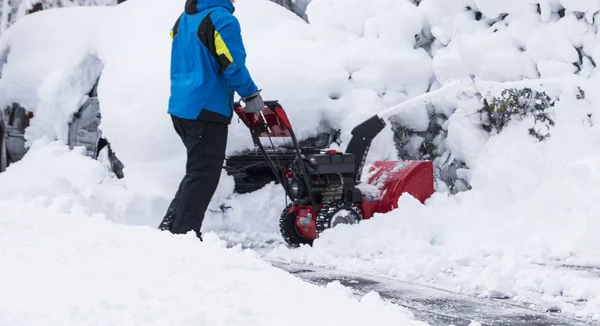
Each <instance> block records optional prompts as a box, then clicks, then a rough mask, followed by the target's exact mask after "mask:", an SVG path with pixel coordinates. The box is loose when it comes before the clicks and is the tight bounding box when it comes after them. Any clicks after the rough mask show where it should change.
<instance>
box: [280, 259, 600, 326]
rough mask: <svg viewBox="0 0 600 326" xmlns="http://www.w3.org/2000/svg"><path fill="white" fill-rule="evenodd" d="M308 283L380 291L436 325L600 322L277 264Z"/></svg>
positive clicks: (573, 325) (584, 325)
mask: <svg viewBox="0 0 600 326" xmlns="http://www.w3.org/2000/svg"><path fill="white" fill-rule="evenodd" d="M273 265H274V266H276V267H279V268H282V269H284V270H286V271H288V272H290V273H291V274H293V275H295V276H296V277H299V278H301V279H303V280H305V281H307V282H311V283H314V284H318V285H323V286H324V285H326V284H328V283H330V282H333V281H339V282H340V283H341V284H342V285H344V286H347V287H350V288H352V289H353V290H354V292H355V293H356V294H360V295H364V294H366V293H368V292H370V291H375V292H378V293H379V294H380V295H381V297H382V298H383V299H386V300H388V301H391V302H393V303H396V304H398V305H400V306H403V307H406V308H408V309H410V310H411V311H412V312H413V314H414V315H415V317H416V318H417V319H419V320H422V321H425V322H427V323H429V324H431V325H434V326H442V325H443V326H448V325H455V326H468V325H469V324H471V322H472V321H477V322H479V323H481V324H482V325H489V326H590V325H600V322H595V321H585V320H580V319H575V318H571V317H568V316H565V315H564V314H561V313H560V312H559V311H556V312H551V311H540V310H539V309H534V308H532V307H528V306H526V305H524V304H517V303H514V302H512V301H511V300H501V299H492V298H480V297H474V296H469V295H464V294H459V293H454V292H449V291H445V290H440V289H436V288H432V287H428V286H423V285H416V284H412V283H407V282H401V281H397V280H393V279H389V278H382V277H371V276H364V275H358V274H352V273H346V272H338V271H331V270H327V269H318V268H313V267H306V266H302V265H288V264H279V263H273Z"/></svg>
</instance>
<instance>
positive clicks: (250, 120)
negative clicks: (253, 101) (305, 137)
mask: <svg viewBox="0 0 600 326" xmlns="http://www.w3.org/2000/svg"><path fill="white" fill-rule="evenodd" d="M234 111H235V113H236V114H237V115H238V116H239V117H240V119H241V120H242V121H243V122H244V124H245V125H246V126H247V127H248V129H250V134H251V135H252V141H253V142H254V145H255V146H257V147H258V148H259V149H260V151H261V152H262V153H263V155H264V157H265V159H266V161H267V164H268V165H269V168H270V169H271V170H272V171H273V174H275V177H276V178H277V181H278V182H279V183H280V184H281V185H283V187H284V189H285V192H286V195H287V196H288V197H289V198H290V199H291V200H292V201H294V197H293V196H292V195H291V194H290V192H289V187H288V181H287V178H286V176H285V175H284V174H283V173H282V174H280V171H278V170H277V168H276V167H275V164H274V163H273V160H272V159H271V157H270V156H269V154H268V152H267V151H266V150H265V148H264V146H263V145H262V143H261V141H260V137H268V138H269V139H270V138H271V137H289V138H291V139H292V143H293V145H294V152H295V153H296V158H297V160H298V165H299V168H300V172H301V174H302V176H303V179H304V182H305V183H306V185H307V187H308V194H309V199H310V202H311V204H312V205H313V206H314V207H317V204H316V201H315V199H314V198H313V196H312V190H311V189H310V180H309V179H308V173H307V171H306V166H305V165H304V160H303V159H302V152H301V150H300V145H299V144H298V140H297V139H296V135H295V134H294V130H293V129H292V125H291V123H290V120H289V119H288V117H287V114H286V113H285V111H284V110H283V108H282V107H281V105H279V102H277V101H265V107H264V108H263V109H262V110H261V111H259V112H245V111H244V108H243V107H242V106H241V105H240V104H239V103H236V104H235V109H234Z"/></svg>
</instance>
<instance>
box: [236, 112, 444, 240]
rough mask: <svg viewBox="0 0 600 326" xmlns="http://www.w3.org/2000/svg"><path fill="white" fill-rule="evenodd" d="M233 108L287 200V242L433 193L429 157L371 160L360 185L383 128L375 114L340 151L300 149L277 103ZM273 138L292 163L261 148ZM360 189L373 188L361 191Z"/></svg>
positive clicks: (283, 225) (282, 228) (283, 231)
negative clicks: (290, 152) (288, 146)
mask: <svg viewBox="0 0 600 326" xmlns="http://www.w3.org/2000/svg"><path fill="white" fill-rule="evenodd" d="M235 112H236V114H237V115H238V116H239V118H240V120H241V121H242V122H243V123H244V124H245V125H246V126H247V127H248V128H249V129H250V134H251V135H252V140H253V142H254V145H255V146H256V147H258V148H259V149H260V151H261V152H262V153H263V155H264V158H265V160H266V163H267V164H268V165H269V167H270V168H271V170H272V171H273V174H274V175H275V177H276V179H277V182H278V183H279V184H281V185H282V186H283V188H284V190H285V192H286V195H287V197H288V198H289V199H290V201H291V203H290V204H288V205H287V207H286V208H285V209H284V211H283V212H282V214H281V217H280V220H279V227H280V231H281V235H282V236H283V238H284V239H285V241H286V242H287V243H288V244H289V245H291V246H298V245H300V244H312V242H313V240H314V239H316V238H317V237H318V236H319V234H320V233H322V232H323V231H325V230H327V229H329V228H333V227H335V226H336V225H337V224H355V223H358V222H360V221H361V220H363V219H369V218H371V217H373V215H374V214H376V213H387V212H389V211H391V210H393V209H394V208H397V203H398V199H399V198H400V196H401V195H402V194H403V193H409V194H411V195H412V196H414V197H415V198H417V199H418V200H420V201H421V202H424V201H425V200H426V199H427V198H429V197H430V196H431V195H432V194H433V192H434V181H433V178H434V177H433V165H432V163H431V162H429V161H410V162H409V161H406V162H404V161H385V162H381V161H378V162H375V163H374V164H373V165H372V166H371V167H370V168H369V170H368V176H369V177H368V182H367V183H368V186H366V187H361V185H360V180H361V172H362V170H363V167H364V164H365V159H366V156H367V153H368V151H369V148H370V146H371V142H372V140H373V139H374V138H375V137H376V136H377V135H378V134H379V133H380V132H381V130H383V128H384V127H385V121H384V120H383V119H382V118H381V117H379V116H378V115H375V116H373V117H372V118H370V119H368V120H367V121H365V122H363V123H361V124H360V125H358V126H356V127H355V128H354V130H353V131H352V139H351V140H350V142H349V143H348V146H347V149H346V152H345V153H344V152H340V151H338V150H335V149H328V150H319V149H316V148H313V147H306V148H300V147H299V145H298V144H299V143H298V140H297V139H296V136H295V134H294V131H293V129H292V126H291V124H290V121H289V119H288V117H287V115H286V113H285V111H284V110H283V108H282V107H281V105H280V104H279V103H278V102H277V101H268V102H265V107H264V108H263V110H262V111H261V112H256V113H250V112H245V111H244V108H243V107H242V106H241V105H240V104H239V103H236V105H235ZM273 138H280V139H281V138H286V140H290V141H291V142H292V145H293V147H294V152H295V159H294V160H293V161H292V163H289V164H288V165H287V166H282V165H281V164H280V162H279V160H278V158H277V154H276V151H275V152H274V151H268V150H266V149H265V147H264V145H263V141H264V140H265V139H266V140H268V141H271V144H273V142H272V140H273ZM287 162H289V160H288V161H287ZM360 189H375V191H371V190H369V191H366V192H365V193H363V192H362V191H361V190H360Z"/></svg>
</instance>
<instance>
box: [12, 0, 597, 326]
mask: <svg viewBox="0 0 600 326" xmlns="http://www.w3.org/2000/svg"><path fill="white" fill-rule="evenodd" d="M182 4H183V3H182V1H177V2H172V1H166V0H144V1H142V0H128V1H127V2H125V3H123V4H121V5H119V6H117V7H110V8H68V9H60V10H50V11H46V12H41V13H36V14H34V15H31V16H28V17H25V18H23V19H22V21H20V22H18V23H17V24H15V25H13V26H12V27H11V28H10V29H9V30H8V31H7V32H6V33H4V34H3V36H2V38H1V39H0V52H1V53H3V55H0V57H3V56H4V55H6V53H8V57H7V58H6V59H7V60H6V63H5V64H4V65H3V67H2V75H1V77H0V99H1V101H2V105H5V104H7V103H11V102H13V101H18V102H20V103H22V104H23V105H24V106H26V107H27V109H29V110H31V111H34V112H35V114H36V118H34V119H33V121H32V125H31V127H30V128H29V129H28V131H27V137H28V140H29V143H30V144H32V145H33V147H32V148H31V149H30V151H29V153H28V154H27V155H26V157H25V158H24V159H23V160H22V161H20V162H18V163H17V164H14V165H12V166H11V167H9V169H8V171H7V172H6V173H3V174H0V185H2V187H0V207H1V208H0V217H1V218H0V261H1V262H2V267H3V268H2V269H0V276H7V277H0V280H1V281H0V282H3V283H0V285H1V286H0V288H2V289H4V288H7V289H8V292H7V291H0V303H2V305H0V307H1V308H0V309H3V310H0V311H1V312H2V313H0V316H5V315H6V316H9V317H10V318H16V319H15V320H12V319H8V323H9V324H11V325H12V324H18V322H22V323H23V324H35V322H36V321H37V319H36V318H46V317H48V316H49V317H51V318H57V319H56V323H57V324H69V323H74V324H77V323H86V322H85V321H86V320H87V319H86V318H90V317H91V316H95V315H98V314H100V313H101V314H104V315H106V318H107V319H101V320H94V321H97V322H98V323H110V321H111V320H117V319H116V318H119V317H125V316H135V317H128V318H137V316H139V318H140V319H131V324H136V323H137V322H138V321H143V322H144V323H151V322H155V323H156V324H160V323H161V321H165V320H167V319H161V318H167V316H174V317H173V318H181V319H178V320H177V321H178V322H176V323H175V324H185V323H187V322H188V321H189V322H190V323H191V322H193V321H194V320H193V318H192V319H186V318H188V317H189V314H184V312H187V311H188V308H189V307H191V306H192V305H193V306H194V307H195V308H197V310H196V311H195V312H194V313H197V318H199V320H200V321H202V318H205V319H204V321H206V323H207V324H228V325H230V324H232V323H233V324H235V323H234V322H237V321H238V320H239V321H241V320H244V319H247V320H244V321H245V322H246V323H250V324H252V323H256V324H261V325H262V324H269V322H270V321H273V322H277V321H279V322H281V318H283V317H282V316H289V309H290V308H289V307H290V306H293V305H294V302H292V299H293V298H294V296H291V295H290V296H287V295H284V296H283V297H282V295H281V293H284V292H286V291H287V292H290V293H291V292H292V291H295V292H298V293H301V294H300V295H301V298H296V299H298V301H295V302H301V301H300V300H307V301H308V302H311V304H312V303H314V304H316V305H317V306H319V303H320V302H321V301H320V300H322V302H323V303H322V304H321V306H327V307H332V305H334V304H335V305H337V304H338V303H339V305H340V308H339V309H337V308H336V307H337V306H336V307H332V309H325V310H323V311H321V310H319V313H323V316H322V318H332V319H330V320H337V319H336V318H345V317H340V316H350V317H348V318H349V319H350V320H349V321H348V322H344V323H350V322H356V324H358V323H359V322H362V321H363V319H361V318H370V317H369V316H371V317H372V316H379V315H381V316H385V317H381V318H388V317H389V318H398V319H372V320H376V321H379V320H381V324H382V325H383V324H385V325H389V324H391V322H390V321H392V322H394V323H395V324H396V323H397V322H402V321H405V320H408V319H409V318H410V316H409V317H406V316H405V312H404V311H399V310H398V308H397V307H395V306H387V307H384V305H383V304H381V303H377V302H376V301H377V300H374V299H373V298H374V296H370V297H369V298H368V299H367V300H363V301H364V302H362V303H358V301H356V300H354V299H351V298H348V297H344V296H343V295H340V294H339V293H331V292H330V291H325V290H323V289H318V288H315V287H312V286H308V285H306V284H303V283H299V281H297V280H295V279H293V278H292V277H290V276H287V275H284V274H282V273H281V272H278V271H276V270H274V269H272V268H270V267H269V266H268V265H267V264H265V263H263V262H261V261H260V259H259V258H258V257H256V255H254V254H252V253H251V252H243V251H241V250H240V249H226V248H223V246H222V243H220V242H219V241H218V240H217V239H216V237H217V236H219V237H220V238H221V239H225V240H227V241H228V242H230V243H241V244H242V245H243V246H267V247H268V248H269V250H268V253H267V254H266V255H267V259H273V260H277V261H287V262H296V263H298V262H300V263H308V264H315V265H319V266H325V267H331V268H339V269H346V270H351V271H362V272H369V273H376V274H385V275H388V276H393V277H395V278H397V279H401V280H408V281H411V282H418V283H426V284H433V285H435V286H437V287H441V288H445V289H450V290H456V291H461V292H466V293H471V294H475V295H481V296H502V297H505V296H508V297H511V298H514V299H515V300H525V301H534V302H540V303H542V304H543V305H548V306H550V305H551V306H559V307H560V308H561V309H562V310H564V311H567V312H570V313H573V314H576V315H580V316H585V317H589V318H595V319H596V320H600V314H599V313H598V312H599V311H600V279H599V278H598V275H594V274H592V273H585V272H581V271H580V272H574V271H572V270H569V269H564V268H560V265H561V264H574V265H594V266H598V267H600V258H599V257H600V237H598V236H597V235H596V231H597V230H599V229H600V214H599V213H597V212H599V211H600V207H599V206H600V203H599V202H598V200H597V199H596V198H598V197H599V196H600V191H598V190H597V189H598V187H597V184H598V182H599V181H600V180H599V179H600V172H599V171H600V170H598V168H599V167H600V129H599V128H600V127H599V126H598V122H597V116H598V115H599V114H600V112H598V110H599V109H600V98H599V97H598V95H597V92H595V90H596V89H598V87H599V86H600V85H599V83H600V82H599V81H598V77H597V69H596V68H595V62H598V60H599V59H600V57H599V55H600V51H599V50H600V47H599V45H600V43H599V41H598V35H597V33H596V30H597V27H598V26H597V21H596V20H594V18H595V14H596V13H597V12H598V10H600V6H598V5H597V4H596V2H594V1H573V0H569V1H567V0H540V1H538V0H528V1H522V0H518V1H517V0H515V1H504V0H503V1H500V0H463V1H447V0H423V1H420V2H419V5H418V6H416V5H415V4H414V3H413V1H409V0H402V1H399V0H377V1H366V0H313V1H312V3H311V4H310V5H309V7H308V11H307V15H308V18H309V21H310V24H307V23H306V22H305V21H303V20H302V19H300V18H299V17H297V16H296V15H294V14H293V13H291V12H288V11H286V10H285V9H284V8H282V7H280V6H277V5H275V4H273V3H271V2H270V1H268V0H244V1H238V2H237V3H236V8H237V11H236V15H237V16H238V17H239V18H240V21H241V24H242V29H243V33H244V40H245V42H246V45H247V51H248V65H249V68H250V71H251V73H252V74H253V76H254V78H255V80H256V82H257V84H259V87H261V88H263V89H264V93H263V94H264V96H265V98H268V99H278V100H280V102H281V103H282V104H283V105H284V107H285V108H286V110H287V111H288V113H289V115H290V118H291V121H292V123H293V124H294V126H295V129H297V131H298V133H299V135H300V136H301V137H304V136H309V135H312V134H314V133H315V132H316V131H317V130H318V126H319V124H320V123H321V122H322V121H326V122H327V123H329V124H330V125H332V126H333V127H337V128H341V129H342V131H343V140H345V141H347V140H348V139H349V132H350V129H351V128H352V127H353V126H354V125H356V124H357V123H358V122H361V121H362V120H364V119H365V118H367V117H369V116H372V115H373V114H375V113H376V112H379V111H380V110H382V109H384V108H386V107H389V106H392V105H395V104H398V103H400V102H402V101H404V100H406V99H409V98H412V97H415V96H417V95H420V94H422V93H424V92H426V91H428V90H434V89H437V88H438V87H440V86H441V85H443V84H445V83H447V82H451V81H453V80H457V79H458V80H461V81H464V82H465V83H468V82H470V81H471V76H475V78H476V79H480V80H486V81H496V82H508V81H515V80H520V79H522V78H553V80H554V81H555V83H553V86H552V88H548V89H547V90H548V92H552V93H554V94H555V95H560V100H559V101H558V102H557V104H556V106H555V107H554V108H552V109H551V111H550V113H551V114H552V117H553V119H554V121H555V126H554V127H553V128H552V129H551V137H550V138H548V139H547V140H546V141H544V142H539V141H537V140H536V139H535V138H533V137H530V136H529V135H528V132H529V131H528V129H529V128H531V127H532V126H533V123H534V122H533V118H531V117H527V118H525V119H523V120H522V121H517V120H515V121H513V122H512V123H511V124H509V125H508V126H507V127H506V128H504V130H503V131H502V132H501V133H499V134H493V133H492V134H490V133H488V132H485V131H483V130H482V129H481V128H480V123H481V121H480V120H479V117H478V115H477V110H479V109H480V108H481V106H482V104H481V102H480V101H478V100H477V99H476V98H474V97H466V98H465V97H464V94H457V97H452V96H449V97H447V98H445V99H444V101H440V102H438V103H436V104H435V105H432V106H424V107H423V108H421V109H416V110H412V111H411V112H409V113H407V114H404V115H402V116H400V117H399V121H400V122H401V123H404V124H406V125H408V126H409V127H411V128H413V129H415V130H420V131H423V130H424V129H426V128H427V126H428V125H429V120H428V119H429V116H430V115H431V114H432V113H444V114H445V115H446V116H447V117H448V121H447V122H446V123H445V125H444V128H445V129H446V130H447V133H448V135H447V138H446V139H445V140H444V143H445V144H444V145H445V147H447V149H448V151H449V153H451V155H452V157H454V158H456V159H459V160H461V161H463V162H465V163H466V164H467V166H468V167H469V170H468V171H463V173H464V174H465V178H467V179H468V180H469V181H470V184H471V186H472V190H470V191H467V192H463V193H460V194H458V195H449V194H447V193H445V192H442V191H440V192H439V193H436V194H435V195H434V196H433V197H432V198H431V199H430V200H429V201H428V202H427V203H426V204H425V205H421V204H419V203H418V202H417V201H416V200H414V199H412V198H410V197H403V198H401V202H400V208H399V209H398V210H396V211H394V212H392V213H390V214H387V215H380V216H376V217H375V218H374V219H373V220H371V221H366V222H364V223H361V225H358V226H352V227H339V228H336V229H335V230H332V231H330V232H327V233H326V234H325V235H324V236H323V237H322V238H320V239H318V240H317V241H316V242H315V246H314V247H312V248H310V247H304V248H300V249H294V250H291V249H288V248H286V247H285V246H283V245H281V244H280V243H281V239H280V237H279V235H278V225H277V220H278V217H279V213H280V211H281V210H282V209H283V206H284V194H283V192H282V191H281V189H279V188H278V187H276V186H274V185H269V186H267V187H265V188H264V189H261V190H260V191H257V192H255V193H252V194H247V195H237V194H232V190H233V180H232V179H231V178H230V177H227V176H226V175H225V173H223V175H222V183H221V185H220V186H219V189H218V192H217V194H216V196H215V198H214V200H213V203H212V206H211V212H210V213H209V216H208V217H207V220H206V222H205V225H204V231H205V232H207V234H208V236H207V239H208V240H207V241H206V243H204V244H198V243H195V242H193V241H192V240H191V239H188V238H185V237H173V236H169V235H168V234H161V233H160V232H158V231H156V230H151V229H155V228H156V225H157V224H158V222H159V221H160V219H161V218H162V216H163V214H164V210H165V208H166V205H167V204H168V202H169V201H170V199H171V196H172V195H173V193H174V191H175V188H176V186H177V184H178V182H179V180H180V177H181V175H182V173H183V172H184V171H183V162H184V156H183V155H184V151H183V147H182V145H181V144H180V142H179V140H178V139H177V137H176V134H175V133H174V132H173V130H172V126H171V124H170V120H169V119H168V116H167V114H166V105H167V100H168V89H169V86H168V85H169V84H168V82H169V80H168V78H169V76H168V68H169V51H170V39H169V35H168V31H169V29H170V28H171V26H172V24H173V22H174V20H175V19H176V18H177V16H178V15H179V13H180V9H181V8H182V7H183V6H182ZM467 8H469V9H467ZM57 21H60V22H61V23H60V24H58V23H57ZM32 30H35V31H36V32H35V33H31V31H32ZM64 35H70V36H69V37H68V38H66V37H64ZM0 61H2V62H4V60H0ZM100 71H101V72H102V74H101V78H100V84H99V88H98V95H99V99H100V105H101V110H102V119H103V120H102V129H103V133H104V134H105V135H106V137H107V138H108V139H109V140H110V141H111V144H112V146H113V149H114V150H115V152H116V154H117V155H118V157H119V158H120V159H121V160H122V161H123V163H124V165H125V171H124V173H125V175H126V178H125V179H124V180H117V179H115V178H114V177H112V176H111V175H110V174H109V173H108V172H107V171H106V169H105V168H104V167H103V165H102V164H101V163H100V162H97V161H93V160H91V159H89V158H87V157H84V156H83V155H82V153H81V152H79V151H78V150H75V151H70V150H68V148H67V147H66V146H64V145H63V144H62V143H64V141H65V137H66V122H67V121H68V117H69V116H70V114H72V113H73V112H74V111H75V110H76V109H77V108H78V106H79V105H80V104H81V102H82V101H83V100H85V98H84V96H83V95H82V94H85V93H87V91H88V90H89V89H90V88H91V87H92V85H93V83H94V82H95V79H96V78H97V77H98V75H99V74H100ZM556 81H558V82H557V83H556ZM478 85H480V86H481V85H485V84H484V83H480V84H478ZM557 85H558V86H557ZM546 87H549V86H548V85H546ZM578 88H580V89H581V90H583V91H584V92H585V98H581V96H578V95H579V94H580V92H579V90H578ZM479 90H480V91H481V90H482V89H479ZM474 91H475V89H473V92H474ZM458 95H460V96H461V97H460V98H459V97H458ZM391 135H392V130H391V129H390V128H389V127H388V128H387V129H386V130H385V131H384V132H383V133H382V134H381V135H380V136H379V137H378V138H377V140H376V142H375V144H374V146H373V148H372V151H371V152H370V156H369V160H370V161H372V160H376V159H394V158H395V157H396V148H395V147H394V144H393V142H392V137H391ZM54 139H58V141H53V140H54ZM228 145H229V146H228V151H229V153H234V152H236V151H239V150H241V149H244V148H247V147H249V146H250V145H251V140H250V137H249V133H248V131H247V130H246V129H245V128H244V127H243V125H241V124H239V123H237V122H236V121H234V122H233V124H232V126H231V131H230V137H229V144H228ZM5 185H7V186H5ZM441 190H443V189H441ZM222 204H223V205H225V206H228V207H231V208H230V209H228V210H226V212H225V213H222V212H220V209H219V206H221V205H222ZM210 231H214V233H210ZM263 252H264V251H263ZM194 255H197V259H195V258H191V257H194ZM217 257H218V258H217ZM221 257H222V259H221ZM5 262H6V263H5ZM207 262H210V265H209V266H207V264H206V263H207ZM5 264H6V266H9V267H8V268H6V269H5V268H4V265H5ZM32 266H34V267H32ZM232 266H236V268H233V267H232ZM238 266H239V268H237V267H238ZM171 273H174V275H175V276H174V277H173V278H172V279H171V278H170V277H171V275H170V274H171ZM5 274H6V275H5ZM142 276H143V277H142ZM207 279H210V281H207ZM231 280H235V283H231ZM238 280H239V282H238ZM111 282H112V283H111ZM228 282H229V283H228ZM172 285H176V286H175V287H173V286H172ZM262 287H264V288H265V290H264V291H262V292H261V290H260V289H261V288H262ZM333 288H334V290H335V286H333ZM57 289H68V291H71V292H68V293H69V294H68V295H63V296H62V297H60V298H62V300H50V299H55V298H56V297H55V296H52V295H50V294H49V293H53V292H45V291H46V290H47V291H57ZM174 289H175V290H174ZM182 289H185V290H182ZM276 289H279V290H280V291H276ZM257 292H258V293H257ZM334 292H335V291H334ZM342 292H344V291H342ZM89 293H97V296H95V297H93V296H88V295H89ZM198 293H200V294H203V293H206V297H205V298H207V299H206V300H204V299H203V298H204V297H201V296H199V295H198ZM236 295H239V296H241V297H242V298H244V297H245V298H250V299H248V300H242V299H239V300H238V299H236V298H237V297H236ZM255 295H260V299H253V298H256V297H255ZM15 297H18V298H22V299H23V300H15V299H14V298H15ZM213 297H214V298H215V299H213ZM228 298H229V299H228ZM280 298H281V299H280ZM328 298H330V299H331V300H329V299H328ZM34 299H35V300H36V301H35V302H36V303H39V304H36V305H31V304H26V302H27V300H34ZM263 299H264V300H263ZM219 300H221V301H219ZM227 300H232V301H231V302H232V303H231V307H232V308H228V307H230V306H227V305H226V304H220V302H227ZM328 300H329V301H328ZM131 302H135V304H131ZM328 302H334V303H328ZM46 303H48V304H46ZM178 304H180V305H178ZM181 304H183V305H181ZM370 304H372V305H373V306H375V307H377V308H373V309H374V310H373V311H370V310H368V309H367V310H365V309H366V308H365V307H366V306H369V305H370ZM342 306H343V307H342ZM285 307H287V309H288V310H285V309H286V308H285ZM355 307H356V308H355ZM213 309H214V311H213ZM229 309H233V310H229ZM369 309H371V308H369ZM377 309H387V310H388V312H387V313H384V314H380V313H379V310H377ZM23 311H26V312H27V313H25V314H23V313H22V312H23ZM51 311H58V313H56V314H53V315H49V314H50V312H51ZM283 311H286V312H285V313H284V312H283ZM314 311H315V310H314V309H311V312H314ZM232 312H233V313H232ZM345 312H352V313H348V314H345ZM229 313H231V317H230V318H235V319H231V320H227V319H221V318H224V316H229V315H228V314H229ZM388 313H389V314H388ZM286 314H287V315H286ZM392 315H393V316H392ZM183 316H185V317H183ZM352 316H356V318H353V317H352ZM19 318H23V319H19ZM71 318H73V319H71ZM79 318H81V319H79ZM84 318H85V319H84ZM110 318H115V319H110ZM190 318H191V317H190ZM271 318H272V319H271ZM292 321H294V320H293V319H290V322H292ZM335 324H338V322H335ZM340 324H341V322H340ZM350 324H352V323H350Z"/></svg>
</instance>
